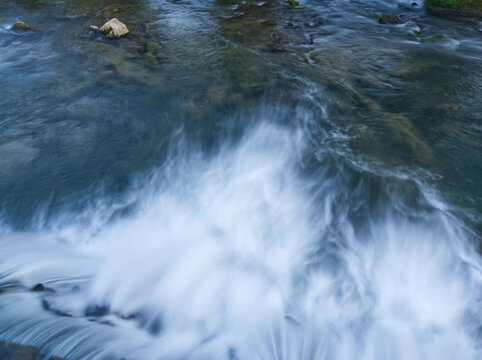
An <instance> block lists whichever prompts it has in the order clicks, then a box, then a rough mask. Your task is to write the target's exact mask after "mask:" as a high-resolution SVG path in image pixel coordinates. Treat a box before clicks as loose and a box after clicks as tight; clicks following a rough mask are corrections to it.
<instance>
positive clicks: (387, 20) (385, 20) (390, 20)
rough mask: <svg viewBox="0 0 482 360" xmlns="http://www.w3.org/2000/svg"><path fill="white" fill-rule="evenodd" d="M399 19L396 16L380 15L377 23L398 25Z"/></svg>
mask: <svg viewBox="0 0 482 360" xmlns="http://www.w3.org/2000/svg"><path fill="white" fill-rule="evenodd" d="M400 21H401V20H400V18H399V17H398V16H397V15H390V14H382V15H380V19H378V22H379V23H380V24H399V23H400Z"/></svg>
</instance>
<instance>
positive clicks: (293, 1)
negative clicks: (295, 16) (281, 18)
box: [285, 0, 300, 7]
mask: <svg viewBox="0 0 482 360" xmlns="http://www.w3.org/2000/svg"><path fill="white" fill-rule="evenodd" d="M285 1H286V2H287V3H288V6H289V7H295V6H298V5H299V4H300V3H299V2H298V1H296V0H285Z"/></svg>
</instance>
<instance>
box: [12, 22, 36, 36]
mask: <svg viewBox="0 0 482 360" xmlns="http://www.w3.org/2000/svg"><path fill="white" fill-rule="evenodd" d="M12 31H15V32H16V33H24V32H38V30H36V29H33V28H31V27H30V26H29V25H27V24H26V23H24V22H23V21H19V22H16V23H15V24H13V26H12Z"/></svg>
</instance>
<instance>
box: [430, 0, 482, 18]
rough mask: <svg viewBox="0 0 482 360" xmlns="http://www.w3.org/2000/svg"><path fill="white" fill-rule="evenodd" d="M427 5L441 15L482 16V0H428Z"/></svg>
mask: <svg viewBox="0 0 482 360" xmlns="http://www.w3.org/2000/svg"><path fill="white" fill-rule="evenodd" d="M425 7H426V8H427V10H428V11H429V12H432V13H435V14H439V15H454V16H474V17H482V1H480V0H426V1H425Z"/></svg>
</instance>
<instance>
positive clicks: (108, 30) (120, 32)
mask: <svg viewBox="0 0 482 360" xmlns="http://www.w3.org/2000/svg"><path fill="white" fill-rule="evenodd" d="M99 30H100V31H102V32H103V33H105V34H107V37H108V38H110V39H119V38H121V37H123V36H126V35H127V34H128V33H129V29H127V26H126V25H125V24H124V23H122V22H120V21H119V20H118V19H117V18H113V19H110V20H109V21H107V22H106V23H105V24H104V25H103V26H102V27H101V28H100V29H99Z"/></svg>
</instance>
